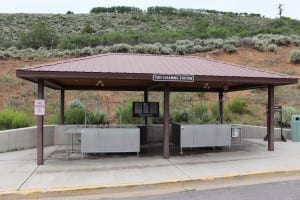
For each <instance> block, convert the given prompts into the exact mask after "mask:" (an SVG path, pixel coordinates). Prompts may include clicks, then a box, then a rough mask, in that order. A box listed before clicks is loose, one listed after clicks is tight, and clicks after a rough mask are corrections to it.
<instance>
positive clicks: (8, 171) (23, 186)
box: [0, 139, 300, 191]
mask: <svg viewBox="0 0 300 200" xmlns="http://www.w3.org/2000/svg"><path fill="white" fill-rule="evenodd" d="M45 157H46V158H47V159H46V161H45V165H42V166H39V167H38V166H37V165H36V149H29V150H23V151H16V152H7V153H1V154H0V176H1V180H2V181H1V182H0V191H17V190H21V191H22V190H28V189H53V188H68V187H90V186H104V187H107V186H122V185H132V184H151V183H161V182H172V181H173V182H174V181H186V180H193V179H199V178H200V179H201V178H203V179H205V178H213V177H226V176H231V175H239V174H240V175H247V174H252V173H258V172H268V171H270V172H272V171H280V170H296V169H298V170H300V143H295V142H291V141H288V142H286V143H285V142H276V143H275V151H274V152H269V151H267V143H266V142H264V141H262V140H255V139H251V140H245V142H244V146H243V148H242V149H241V150H233V151H218V152H201V153H199V152H197V151H196V152H195V153H193V152H188V153H186V154H183V155H182V156H171V157H170V159H163V158H162V157H161V156H149V157H148V156H140V157H137V156H136V155H135V154H118V155H115V154H113V155H100V156H89V157H86V158H84V159H81V155H80V154H72V155H71V156H70V157H69V159H67V154H66V146H51V147H45Z"/></svg>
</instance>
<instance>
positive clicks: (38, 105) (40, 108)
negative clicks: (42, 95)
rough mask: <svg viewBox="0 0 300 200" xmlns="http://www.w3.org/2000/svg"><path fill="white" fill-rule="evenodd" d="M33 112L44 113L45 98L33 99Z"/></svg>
mask: <svg viewBox="0 0 300 200" xmlns="http://www.w3.org/2000/svg"><path fill="white" fill-rule="evenodd" d="M34 114H35V115H45V100H44V99H36V100H34Z"/></svg>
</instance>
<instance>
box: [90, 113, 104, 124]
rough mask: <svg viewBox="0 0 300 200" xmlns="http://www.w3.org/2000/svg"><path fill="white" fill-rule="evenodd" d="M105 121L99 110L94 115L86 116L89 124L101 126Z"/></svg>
mask: <svg viewBox="0 0 300 200" xmlns="http://www.w3.org/2000/svg"><path fill="white" fill-rule="evenodd" d="M104 119H105V113H104V112H102V111H101V110H97V111H96V112H94V113H89V114H88V120H89V124H103V123H104Z"/></svg>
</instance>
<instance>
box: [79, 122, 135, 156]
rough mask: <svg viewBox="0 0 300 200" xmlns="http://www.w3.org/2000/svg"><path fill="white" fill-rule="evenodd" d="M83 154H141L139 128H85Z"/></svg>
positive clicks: (82, 142)
mask: <svg viewBox="0 0 300 200" xmlns="http://www.w3.org/2000/svg"><path fill="white" fill-rule="evenodd" d="M81 152H82V153H114V152H137V153H139V152H140V129H139V128H133V127H132V128H130V127H126V128H83V129H82V130H81Z"/></svg>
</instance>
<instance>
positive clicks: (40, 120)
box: [37, 80, 44, 165]
mask: <svg viewBox="0 0 300 200" xmlns="http://www.w3.org/2000/svg"><path fill="white" fill-rule="evenodd" d="M38 99H44V81H43V80H39V81H38ZM37 164H38V165H43V164H44V116H43V115H37Z"/></svg>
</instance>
